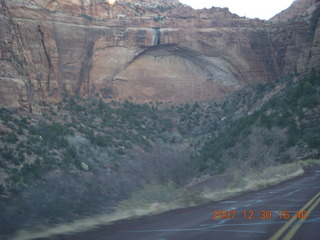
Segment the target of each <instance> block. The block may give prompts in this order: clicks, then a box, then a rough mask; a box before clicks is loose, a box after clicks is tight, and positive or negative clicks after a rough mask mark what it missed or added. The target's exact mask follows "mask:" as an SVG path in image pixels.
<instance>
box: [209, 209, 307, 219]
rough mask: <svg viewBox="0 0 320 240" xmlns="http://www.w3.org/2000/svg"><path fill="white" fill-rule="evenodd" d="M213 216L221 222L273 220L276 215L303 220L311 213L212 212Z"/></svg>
mask: <svg viewBox="0 0 320 240" xmlns="http://www.w3.org/2000/svg"><path fill="white" fill-rule="evenodd" d="M212 213H213V216H212V217H211V218H212V219H215V220H221V219H235V218H243V219H250V220H253V219H271V218H272V217H273V216H274V215H276V216H278V217H279V218H280V219H285V220H286V219H290V218H293V217H295V218H302V219H307V217H308V216H309V213H308V212H307V211H286V210H283V211H271V210H265V211H250V210H249V211H235V210H234V211H228V210H227V211H217V210H214V211H212Z"/></svg>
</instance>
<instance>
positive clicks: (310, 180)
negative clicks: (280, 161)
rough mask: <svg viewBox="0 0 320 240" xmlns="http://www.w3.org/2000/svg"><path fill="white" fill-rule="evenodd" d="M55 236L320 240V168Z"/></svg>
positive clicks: (82, 239) (67, 239)
mask: <svg viewBox="0 0 320 240" xmlns="http://www.w3.org/2000/svg"><path fill="white" fill-rule="evenodd" d="M213 218H216V219H213ZM50 239H59V240H91V239H92V240H215V239H217V240H219V239H222V240H229V239H232V240H233V239H235V240H238V239H239V240H240V239H243V240H255V239H256V240H264V239H266V240H267V239H270V240H278V239H281V240H283V239H285V240H290V239H292V240H302V239H303V240H320V167H315V166H314V167H308V169H307V170H306V172H305V174H304V175H303V176H300V177H297V178H295V179H292V180H289V181H287V182H284V183H281V184H278V185H276V186H272V187H269V188H267V189H264V190H261V191H256V192H251V193H248V194H244V195H242V196H238V197H233V198H229V199H227V200H224V201H220V202H212V203H209V204H205V205H202V206H197V207H189V208H185V209H178V210H173V211H169V212H166V213H162V214H159V215H155V216H147V217H142V218H139V219H127V220H121V221H117V222H115V223H113V224H110V225H106V226H100V227H98V228H96V229H93V230H91V231H87V232H82V233H76V234H74V235H65V236H58V237H55V238H50Z"/></svg>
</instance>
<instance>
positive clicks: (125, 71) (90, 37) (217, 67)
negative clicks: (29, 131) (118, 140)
mask: <svg viewBox="0 0 320 240" xmlns="http://www.w3.org/2000/svg"><path fill="white" fill-rule="evenodd" d="M296 2H302V3H305V2H310V1H309V0H300V1H296ZM317 2H318V1H313V2H312V4H309V5H310V6H309V7H308V8H307V10H308V11H306V12H304V17H303V18H297V17H296V15H295V17H293V18H288V20H287V21H286V23H285V24H284V23H283V21H282V20H281V21H280V20H276V19H273V20H272V21H270V22H266V21H260V20H258V19H255V20H252V19H246V18H240V17H238V16H237V15H234V14H231V13H230V12H229V11H228V9H220V8H212V9H204V10H193V9H192V8H190V7H187V6H185V5H182V4H180V3H179V2H177V1H173V0H172V1H170V0H153V1H129V0H122V1H117V2H116V4H115V5H110V4H108V2H107V1H102V0H72V1H66V0H53V1H49V0H33V1H22V0H10V1H5V0H1V10H0V13H1V14H0V26H1V27H0V32H1V35H2V37H1V40H0V55H1V58H0V66H1V72H0V81H1V85H0V103H1V105H5V106H9V107H21V108H25V109H29V110H33V111H35V110H36V109H37V107H38V106H40V105H41V104H45V103H46V102H48V101H58V100H60V99H61V97H62V96H63V95H64V94H66V93H69V94H79V95H81V96H84V97H86V96H95V97H99V98H102V99H105V100H111V99H129V100H132V101H136V102H146V101H162V102H170V103H181V102H186V101H195V100H204V99H210V98H217V97H221V96H224V95H226V94H228V93H230V92H232V91H235V90H237V89H240V88H242V87H244V86H246V85H248V84H252V83H257V82H268V81H272V80H274V79H276V78H278V77H280V76H283V75H285V74H288V73H292V72H294V71H298V72H305V71H307V70H308V69H310V68H312V67H319V65H320V64H319V62H320V60H319V44H318V41H319V40H318V39H320V38H319V34H320V32H319V31H320V27H319V16H318V15H319V8H318V5H319V4H318V3H317ZM312 9H313V10H312ZM289 10H290V9H289ZM289 10H288V11H289ZM290 19H291V20H290Z"/></svg>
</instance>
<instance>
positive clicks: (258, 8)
mask: <svg viewBox="0 0 320 240" xmlns="http://www.w3.org/2000/svg"><path fill="white" fill-rule="evenodd" d="M180 2H182V3H185V4H188V5H190V6H191V7H193V8H195V9H199V8H200V9H201V8H204V7H206V8H211V7H212V6H214V7H228V8H229V10H230V12H232V13H236V14H238V15H239V16H241V17H248V18H260V19H265V20H268V19H269V18H271V17H273V16H274V15H276V14H277V13H279V12H281V11H282V10H284V9H286V8H288V7H289V6H290V5H291V4H292V3H293V2H294V0H180Z"/></svg>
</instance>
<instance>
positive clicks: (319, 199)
mask: <svg viewBox="0 0 320 240" xmlns="http://www.w3.org/2000/svg"><path fill="white" fill-rule="evenodd" d="M319 203H320V198H318V200H317V201H316V202H315V203H314V204H313V205H312V206H311V207H310V208H309V209H308V211H307V212H308V214H310V213H311V212H312V210H313V209H315V207H316V206H317V205H318V204H319ZM305 220H306V219H304V218H301V219H300V221H299V222H298V223H296V224H297V225H295V226H294V227H293V228H292V229H291V230H290V231H289V232H288V233H287V234H286V236H285V237H284V238H283V240H290V239H291V238H292V237H293V236H294V234H295V233H296V232H297V231H298V230H299V228H300V227H301V226H302V223H303V221H305Z"/></svg>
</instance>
